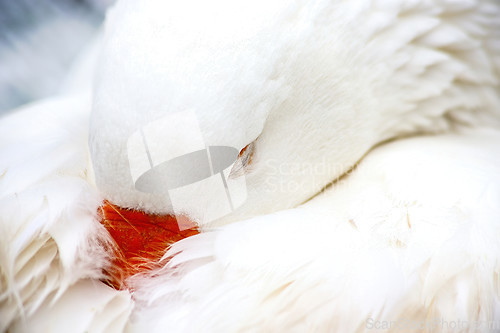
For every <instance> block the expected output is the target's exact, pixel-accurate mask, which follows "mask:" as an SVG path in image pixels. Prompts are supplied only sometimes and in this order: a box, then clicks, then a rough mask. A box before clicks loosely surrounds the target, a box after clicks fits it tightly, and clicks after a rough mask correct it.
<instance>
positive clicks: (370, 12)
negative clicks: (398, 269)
mask: <svg viewBox="0 0 500 333" xmlns="http://www.w3.org/2000/svg"><path fill="white" fill-rule="evenodd" d="M370 3H371V2H370ZM379 5H380V6H381V7H380V8H379V9H374V8H372V7H370V6H371V5H369V4H367V2H366V1H349V2H347V1H346V2H343V1H335V2H331V1H317V2H315V3H314V4H308V5H307V6H306V4H305V3H302V1H293V2H292V3H290V2H289V1H271V2H268V1H261V0H256V1H252V2H244V1H234V0H231V1H225V0H216V1H210V2H206V1H198V0H188V1H180V2H179V1H162V0H148V1H139V0H121V1H120V2H119V3H118V4H117V5H116V6H115V7H114V8H113V9H112V11H111V12H110V13H109V14H108V17H107V24H106V32H105V38H104V46H103V50H102V55H101V59H100V63H99V66H98V70H97V76H96V80H95V85H94V97H93V98H94V100H93V109H92V115H91V126H90V141H89V142H90V152H91V157H92V162H93V167H94V172H95V178H96V183H97V186H98V188H99V189H100V191H101V192H102V194H103V196H104V197H105V198H106V199H107V200H109V201H110V202H112V203H113V204H115V205H118V206H120V207H124V208H130V209H135V210H141V211H144V212H147V213H149V214H181V215H184V216H188V217H189V218H190V219H192V220H194V221H196V223H198V224H199V225H200V226H201V227H211V226H217V225H222V224H225V223H230V222H233V221H236V220H240V219H243V218H249V217H251V216H255V215H259V214H265V213H270V212H273V211H277V210H281V209H285V208H289V207H293V206H297V205H299V204H300V203H302V202H305V201H307V200H308V199H309V198H311V197H313V196H314V195H316V194H317V193H318V192H320V191H321V189H322V188H324V187H325V186H327V185H328V184H329V183H331V182H332V181H334V180H335V179H337V178H338V177H340V176H342V175H343V174H345V173H346V172H347V171H348V170H350V169H351V168H352V167H353V166H354V165H355V164H356V163H357V162H358V161H359V160H360V159H361V158H362V157H363V155H364V154H365V153H367V151H369V150H370V149H371V148H372V147H373V146H375V145H376V144H378V143H380V142H382V141H384V140H387V139H390V138H393V137H395V136H398V135H402V134H404V135H406V134H411V133H415V132H421V131H439V130H442V129H444V128H447V126H449V122H448V120H449V118H450V117H448V118H447V119H445V117H444V115H445V114H446V112H448V111H449V110H451V109H453V108H457V109H461V107H462V106H461V105H454V106H453V105H452V104H453V103H455V104H457V103H456V101H455V102H451V100H452V99H451V98H450V99H449V100H448V99H446V98H445V97H439V96H444V95H446V94H445V93H446V92H449V93H450V94H451V93H453V94H455V93H459V92H460V91H459V90H457V89H458V88H456V87H455V86H454V84H453V80H454V77H455V76H458V75H460V73H462V72H463V71H464V68H465V65H463V64H462V65H461V66H462V67H460V64H459V63H453V62H449V63H447V62H446V60H447V57H448V56H447V55H446V53H445V52H437V51H436V50H435V48H433V47H430V46H429V47H426V48H423V47H419V44H418V45H417V44H416V43H417V40H419V39H420V41H419V42H418V43H424V42H423V41H422V38H424V37H425V36H428V35H429V34H432V32H433V31H434V30H435V29H437V28H436V27H438V25H439V22H438V20H437V19H435V18H433V17H430V16H431V15H433V14H426V15H419V14H422V13H420V12H419V9H418V8H417V7H418V6H417V4H414V5H415V6H414V7H415V8H409V7H411V6H410V5H408V4H407V5H404V4H403V2H401V4H400V3H399V2H398V1H392V2H390V4H388V3H387V4H382V3H381V4H379ZM373 6H375V4H373ZM384 6H385V7H384ZM422 11H424V9H422ZM424 13H430V12H424ZM400 14H407V15H406V16H405V17H403V18H398V15H400ZM413 14H414V15H415V17H414V18H412V15H413ZM401 16H403V15H401ZM410 20H412V21H411V22H410ZM410 23H411V24H412V26H411V27H414V28H410V29H409V28H408V27H409V24H410ZM429 43H430V42H429ZM450 61H451V60H450ZM436 73H439V75H435V74H436ZM433 75H434V76H433ZM437 98H440V99H439V103H437V102H436V101H438V100H437ZM432 102H436V103H432ZM462 109H463V108H462ZM214 156H218V157H214ZM172 161H174V162H175V163H174V162H172ZM207 161H208V162H207ZM170 162H171V163H170ZM165 163H166V164H165ZM169 163H170V164H169ZM172 163H173V164H172ZM176 163H177V164H176ZM167 164H168V166H165V165H167ZM161 165H164V167H161ZM162 168H163V169H162ZM214 168H215V169H214ZM153 169H154V170H153ZM172 170H173V171H172ZM170 171H171V172H172V173H171V177H170V179H167V180H165V175H164V174H165V173H168V172H170ZM219 174H220V175H219ZM168 177H169V176H167V178H168ZM214 177H215V178H214ZM172 178H173V179H172ZM176 179H177V180H178V181H177V182H176ZM210 179H213V182H211V181H210ZM224 182H226V183H224ZM217 184H218V185H217ZM221 184H222V185H221ZM218 186H219V187H218ZM220 186H222V187H220ZM221 188H222V190H223V191H222V192H221ZM233 189H234V191H235V193H228V192H231V191H232V190H233ZM224 190H225V192H224ZM236 192H238V193H236ZM228 198H232V199H233V200H234V201H235V202H236V203H237V204H235V202H233V205H231V203H229V206H228V203H227V200H228ZM222 202H224V203H223V204H222ZM219 204H220V205H222V206H224V207H225V208H224V207H223V208H220V207H222V206H219ZM228 207H229V209H228Z"/></svg>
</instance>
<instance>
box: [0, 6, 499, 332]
mask: <svg viewBox="0 0 500 333" xmlns="http://www.w3.org/2000/svg"><path fill="white" fill-rule="evenodd" d="M194 8H196V11H194ZM498 15H500V4H499V3H498V2H497V1H494V0H492V1H487V0H484V1H465V0H463V1H462V0H461V1H437V0H435V1H424V2H422V1H402V0H401V1H398V0H396V1H390V2H386V1H366V0H365V1H363V0H355V1H349V2H347V1H346V2H332V1H317V2H315V3H314V4H309V5H307V4H305V3H303V2H302V1H294V2H293V3H289V2H285V1H273V2H271V3H267V2H264V1H256V2H252V3H251V4H250V3H248V4H247V3H243V2H240V1H236V2H235V1H215V2H213V1H212V2H210V3H204V2H202V1H194V0H193V1H186V2H183V3H178V2H175V3H174V2H165V1H160V0H150V1H139V0H122V1H120V2H119V3H118V4H117V5H116V6H115V7H114V8H113V9H112V11H111V12H110V13H109V15H108V17H107V24H106V31H105V36H104V40H103V44H102V49H101V54H100V58H99V65H98V67H97V75H96V78H95V81H94V85H93V92H92V94H90V93H89V92H88V91H86V89H84V88H82V89H81V90H82V93H81V94H71V95H68V96H64V97H61V96H59V97H57V98H55V99H53V100H48V101H43V102H39V103H37V104H34V105H32V106H28V107H26V108H25V109H24V110H19V111H17V112H14V113H12V114H11V115H9V116H7V117H4V118H3V119H1V121H0V145H1V146H0V177H1V178H0V219H1V220H0V228H2V230H1V232H0V239H1V242H0V244H1V245H0V246H1V250H0V268H1V272H0V274H1V275H0V283H1V286H2V288H1V294H0V323H1V325H2V326H0V330H5V329H9V330H11V331H13V332H15V331H33V332H39V331H58V330H59V331H68V330H71V331H82V332H83V331H91V332H93V331H96V332H98V331H105V332H108V331H113V330H115V331H122V330H127V331H142V330H144V329H149V330H152V331H159V332H162V331H165V330H167V329H168V330H172V331H246V330H258V331H262V330H266V331H267V330H274V331H289V330H294V331H304V330H308V331H337V332H354V331H364V330H371V329H380V330H382V331H391V330H392V331H396V330H401V329H405V331H422V327H423V328H424V329H427V330H428V331H431V330H434V331H436V330H437V331H448V330H459V331H468V330H470V331H472V330H473V329H476V328H478V329H479V330H480V331H485V332H488V331H492V330H495V329H499V328H500V303H499V301H500V300H499V297H500V290H499V282H500V281H499V276H500V275H499V274H500V263H499V259H500V244H499V243H498V238H499V236H500V224H499V223H498V222H499V221H498V220H499V217H500V205H499V203H500V145H499V143H500V131H499V130H498V129H499V128H500V125H499V122H500V92H499V89H500V88H499V80H500V21H498V19H497V18H498ZM172 117H174V118H172ZM165 119H169V121H167V122H165V121H164V120H165ZM171 119H177V121H178V122H172V121H171ZM186 119H195V120H196V121H195V123H196V125H195V126H193V127H191V128H188V129H187V130H186V128H182V130H179V128H180V127H179V128H176V127H175V126H174V127H173V126H171V124H172V123H174V124H186V123H192V122H187V121H186ZM89 120H90V125H89ZM151 124H153V125H151ZM158 124H159V125H158ZM160 125H161V126H160ZM148 126H149V127H148ZM151 126H152V127H151ZM158 126H159V128H160V129H161V128H168V129H169V131H167V132H165V131H163V132H162V131H156V129H155V128H158ZM162 126H166V127H162ZM89 128H90V130H89ZM141 131H142V132H141ZM137 133H139V134H141V133H142V134H141V135H142V137H143V140H144V141H145V142H147V143H148V144H149V146H148V147H147V148H146V149H144V146H141V145H138V144H136V143H137V140H135V139H133V138H136V137H139V136H137V135H139V134H137ZM200 133H201V134H200ZM437 133H441V134H439V135H437ZM415 134H421V135H420V136H419V137H415V138H411V139H410V138H408V139H401V140H398V141H395V142H389V143H385V144H383V145H380V143H382V142H384V141H386V140H389V139H395V138H402V137H406V136H411V135H415ZM424 134H435V135H432V136H426V135H424ZM200 137H201V138H202V141H203V144H204V145H205V146H207V147H209V150H208V151H209V152H212V151H211V150H210V147H223V146H225V147H233V148H236V149H237V150H242V149H243V148H244V147H247V148H246V149H244V150H243V151H242V153H241V154H240V157H239V159H238V161H237V162H236V163H235V164H236V166H235V167H233V168H232V169H229V170H231V174H230V175H229V176H227V174H226V177H225V178H224V179H225V181H226V182H227V183H228V184H229V182H237V181H238V179H240V180H241V179H244V180H245V186H246V190H245V192H246V199H245V200H244V203H242V204H241V205H239V206H238V207H236V206H234V207H233V208H234V209H233V211H232V212H231V213H229V214H226V213H224V214H219V215H220V218H216V219H213V218H212V217H213V216H216V215H217V213H219V211H220V210H219V208H220V207H219V205H220V204H221V202H220V200H219V199H218V197H217V193H216V191H215V190H213V188H212V187H211V186H208V187H207V186H205V185H203V184H198V185H199V186H194V187H187V188H185V191H184V192H182V193H180V192H175V195H172V193H171V192H170V191H169V193H168V194H170V195H171V196H170V200H166V193H165V192H161V191H160V192H158V191H156V188H154V189H153V187H154V186H155V185H156V184H157V183H160V182H161V181H162V178H161V177H160V178H154V177H153V179H149V182H146V183H145V184H146V185H145V186H146V187H144V186H143V187H141V186H142V185H140V184H139V182H140V181H142V180H141V179H145V178H140V177H141V176H142V175H143V174H144V172H147V171H148V168H153V166H157V165H159V164H158V161H159V160H157V159H156V158H157V156H156V155H155V154H157V152H158V151H159V150H158V149H159V148H161V149H160V150H161V151H168V152H169V154H173V155H174V156H181V155H182V151H184V150H186V149H187V148H189V147H198V146H199V139H200ZM131 138H132V139H131ZM87 140H88V141H87ZM134 140H135V141H134ZM87 142H89V143H90V144H88V143H87ZM374 147H375V148H374ZM372 148H374V149H372ZM192 151H193V150H192ZM145 152H146V155H148V156H147V157H148V159H149V163H151V165H150V166H149V167H148V165H147V164H146V166H145V165H144V163H146V162H147V161H148V159H147V158H145V156H146V155H145ZM141 156H142V157H141ZM145 161H146V162H145ZM238 164H241V165H239V166H238ZM182 166H183V167H184V169H183V170H184V171H185V172H184V175H185V174H188V175H189V177H191V176H193V170H197V167H198V166H196V167H195V168H193V167H191V166H190V165H185V164H183V165H182ZM214 168H215V167H214V165H212V169H214ZM226 170H227V169H226ZM196 176H198V175H196ZM341 176H343V177H342V178H340V180H339V177H341ZM182 177H183V175H181V178H182ZM335 180H337V181H335ZM332 182H334V183H333V184H331V183H332ZM138 184H139V185H140V186H139V185H138ZM141 184H142V183H141ZM162 184H165V183H162ZM228 184H225V188H226V190H229V191H230V189H231V187H230V184H229V185H228ZM329 184H331V185H329ZM143 185H144V184H143ZM327 185H329V186H327ZM325 187H326V189H325ZM145 188H147V189H148V190H144V189H145ZM322 189H325V190H324V191H322ZM207 193H208V194H207ZM103 200H107V201H106V202H105V203H104V204H103ZM100 206H102V207H103V208H102V210H101V209H100V208H99V207H100ZM126 208H130V209H133V210H137V211H143V212H145V213H146V214H148V215H141V216H143V217H147V216H149V217H150V218H153V217H152V216H154V214H156V215H161V216H168V215H173V214H175V213H180V214H182V215H183V216H186V217H188V218H189V219H190V221H191V223H196V225H197V226H198V227H199V228H200V229H201V234H199V235H196V236H193V237H189V238H186V239H185V240H182V241H180V242H177V243H176V244H174V245H173V246H172V247H170V249H169V251H168V252H167V253H166V254H165V257H164V258H165V259H164V260H163V261H162V262H161V264H162V265H161V266H162V267H161V268H160V269H156V270H153V271H152V272H149V273H148V271H147V270H144V269H143V270H142V272H143V274H137V275H134V276H132V277H129V278H128V279H126V280H124V279H120V276H118V275H113V274H112V276H111V279H113V282H116V283H122V282H123V283H125V286H126V287H128V290H121V291H118V290H114V289H112V288H110V287H108V286H107V285H105V284H104V283H103V282H100V280H103V279H106V278H110V276H107V277H106V275H105V273H103V270H104V271H106V272H108V274H109V273H110V272H111V273H116V271H119V270H120V268H119V267H118V266H120V265H119V264H117V263H116V261H115V259H114V258H113V256H114V255H115V253H116V251H113V249H116V247H115V246H116V245H115V244H114V243H113V242H114V241H113V239H112V238H111V237H110V234H109V233H108V231H106V229H105V228H104V227H103V225H102V224H101V223H99V222H100V220H104V222H106V221H107V220H111V219H107V216H106V211H107V210H106V209H116V210H117V212H118V214H122V215H125V217H127V216H128V215H127V214H139V213H134V212H133V211H127V210H126ZM100 211H102V212H104V213H101V215H100V214H99V213H98V212H100ZM180 214H178V215H180ZM214 214H215V215H214ZM102 215H104V219H103V218H102ZM218 217H219V216H218ZM122 222H123V221H122ZM113 227H116V228H117V229H118V225H117V226H111V227H110V225H109V224H108V230H109V232H111V234H112V235H113V237H115V239H116V237H117V236H116V233H114V234H113ZM119 227H122V225H120V226H119ZM138 228H139V227H138ZM117 229H116V230H117ZM132 234H133V233H132ZM118 237H119V236H118ZM142 237H143V238H147V237H148V235H143V236H142ZM126 245H127V244H124V243H119V244H118V246H119V247H121V248H122V249H123V246H126ZM165 247H166V246H165ZM163 250H164V249H163V248H161V249H158V251H157V252H161V253H163V252H162V251H163ZM125 256H126V254H125ZM146 256H147V255H146ZM141 267H142V266H141ZM134 269H135V270H133V272H134V273H135V272H137V271H141V268H140V267H139V268H137V267H135V268H134ZM128 273H130V272H128ZM125 274H126V275H125V276H122V277H123V278H124V277H127V272H125ZM129 290H132V291H133V293H132V294H131V293H130V291H129ZM460 325H461V326H460ZM473 325H476V326H473ZM495 325H496V326H495Z"/></svg>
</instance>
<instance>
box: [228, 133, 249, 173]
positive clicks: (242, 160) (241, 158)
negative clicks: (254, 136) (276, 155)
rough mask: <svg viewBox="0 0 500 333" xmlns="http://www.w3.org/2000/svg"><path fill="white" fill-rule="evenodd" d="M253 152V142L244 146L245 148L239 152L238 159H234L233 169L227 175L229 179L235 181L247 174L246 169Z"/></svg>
mask: <svg viewBox="0 0 500 333" xmlns="http://www.w3.org/2000/svg"><path fill="white" fill-rule="evenodd" d="M254 151H255V141H253V142H251V143H250V144H248V145H246V146H245V148H243V149H242V150H241V151H240V153H239V155H238V158H237V159H236V162H234V165H233V168H232V169H231V172H230V173H229V178H232V179H235V178H238V177H241V176H243V175H245V173H246V172H248V168H249V166H250V165H251V164H252V159H253V155H254Z"/></svg>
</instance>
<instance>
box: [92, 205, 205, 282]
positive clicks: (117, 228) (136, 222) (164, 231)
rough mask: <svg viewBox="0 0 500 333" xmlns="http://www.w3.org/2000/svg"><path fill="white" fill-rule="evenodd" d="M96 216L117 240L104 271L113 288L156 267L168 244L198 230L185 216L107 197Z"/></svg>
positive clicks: (158, 265) (191, 234)
mask: <svg viewBox="0 0 500 333" xmlns="http://www.w3.org/2000/svg"><path fill="white" fill-rule="evenodd" d="M99 215H100V219H101V223H102V225H104V227H105V228H106V229H107V230H108V232H109V233H110V235H111V237H112V238H113V240H114V241H115V243H116V244H115V245H116V247H115V248H114V258H113V260H112V265H111V267H110V268H108V269H106V271H105V273H106V275H107V276H108V279H107V280H106V281H105V282H106V283H108V284H109V285H111V286H113V287H114V288H116V289H123V288H126V287H127V286H126V284H125V283H126V279H127V278H129V277H130V276H132V275H135V274H137V273H142V272H145V271H149V270H152V269H155V268H159V267H160V264H159V260H160V259H161V258H162V257H163V255H164V254H165V251H166V250H167V248H168V247H169V246H170V245H172V244H174V243H175V242H177V241H179V240H181V239H184V238H186V237H189V236H193V235H196V234H198V233H199V230H198V227H197V225H196V223H194V222H191V221H189V220H188V219H187V218H185V217H178V218H176V217H175V216H172V215H150V214H146V213H144V212H141V211H137V210H131V209H125V208H121V207H118V206H116V205H113V204H112V203H110V202H109V201H107V200H106V201H104V202H103V204H102V206H101V207H99ZM181 229H182V230H181Z"/></svg>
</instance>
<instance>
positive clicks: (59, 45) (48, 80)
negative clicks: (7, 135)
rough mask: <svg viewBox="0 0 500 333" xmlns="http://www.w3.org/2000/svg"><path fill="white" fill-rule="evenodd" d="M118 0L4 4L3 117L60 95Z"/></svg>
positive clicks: (0, 55) (0, 52)
mask: <svg viewBox="0 0 500 333" xmlns="http://www.w3.org/2000/svg"><path fill="white" fill-rule="evenodd" d="M112 2H114V0H0V115H2V114H5V113H6V112H7V111H8V110H10V109H12V108H15V107H17V106H19V105H22V104H25V103H28V102H30V101H33V100H36V99H39V98H43V97H46V96H49V95H52V94H55V93H57V92H58V90H59V89H60V86H61V82H62V80H63V79H64V77H65V75H66V73H67V71H68V69H69V67H70V66H71V64H72V62H73V61H74V60H75V59H76V58H77V57H78V55H79V54H80V52H82V50H84V48H85V46H86V45H87V44H88V43H89V42H90V41H91V40H92V38H93V37H94V36H95V34H96V33H97V31H98V29H99V28H100V26H101V23H102V21H103V19H104V16H105V11H106V8H107V7H108V6H110V5H111V4H112Z"/></svg>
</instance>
